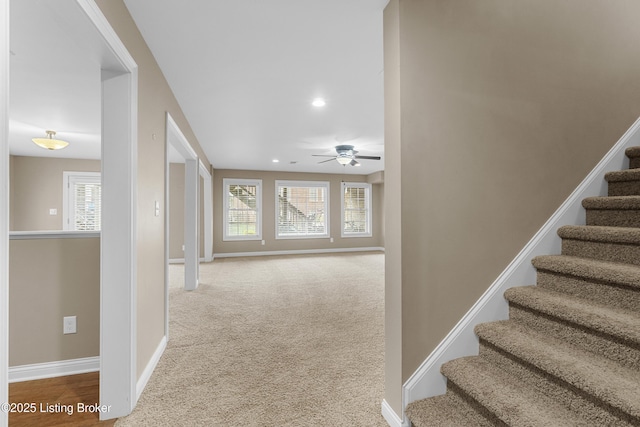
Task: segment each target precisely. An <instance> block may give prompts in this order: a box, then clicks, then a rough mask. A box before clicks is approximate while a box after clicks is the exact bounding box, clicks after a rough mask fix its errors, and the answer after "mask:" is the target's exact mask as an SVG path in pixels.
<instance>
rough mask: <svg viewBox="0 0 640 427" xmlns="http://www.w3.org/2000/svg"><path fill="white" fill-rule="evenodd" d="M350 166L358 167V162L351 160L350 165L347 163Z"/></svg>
mask: <svg viewBox="0 0 640 427" xmlns="http://www.w3.org/2000/svg"><path fill="white" fill-rule="evenodd" d="M349 164H350V165H351V166H359V165H360V162H357V161H356V159H352V160H351V163H349Z"/></svg>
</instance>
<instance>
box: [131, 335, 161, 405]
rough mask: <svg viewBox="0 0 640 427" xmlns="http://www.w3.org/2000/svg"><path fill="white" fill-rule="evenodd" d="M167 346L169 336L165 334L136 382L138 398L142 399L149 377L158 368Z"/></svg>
mask: <svg viewBox="0 0 640 427" xmlns="http://www.w3.org/2000/svg"><path fill="white" fill-rule="evenodd" d="M166 348H167V337H166V336H164V337H162V339H161V340H160V343H159V344H158V347H157V348H156V351H154V352H153V356H151V359H149V363H147V366H146V367H145V368H144V371H142V375H140V379H138V382H137V384H136V400H137V399H140V395H141V394H142V392H143V391H144V388H145V387H146V386H147V383H148V382H149V379H151V374H153V370H154V369H156V366H158V362H159V361H160V358H161V357H162V354H163V353H164V350H165V349H166Z"/></svg>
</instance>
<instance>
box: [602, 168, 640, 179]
mask: <svg viewBox="0 0 640 427" xmlns="http://www.w3.org/2000/svg"><path fill="white" fill-rule="evenodd" d="M604 178H605V179H606V180H607V182H623V181H640V170H639V169H625V170H619V171H612V172H607V173H606V174H605V175H604Z"/></svg>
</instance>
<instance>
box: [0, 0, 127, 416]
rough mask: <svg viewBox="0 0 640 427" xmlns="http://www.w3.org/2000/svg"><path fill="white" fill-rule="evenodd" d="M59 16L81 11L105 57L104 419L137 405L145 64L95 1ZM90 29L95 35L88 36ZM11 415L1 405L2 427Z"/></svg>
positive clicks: (4, 190) (3, 324) (0, 122)
mask: <svg viewBox="0 0 640 427" xmlns="http://www.w3.org/2000/svg"><path fill="white" fill-rule="evenodd" d="M9 3H10V0H0V28H4V29H5V30H4V31H0V94H1V95H2V96H1V97H0V99H1V100H0V165H2V166H3V167H2V168H1V170H2V173H0V190H1V191H0V194H2V196H1V197H0V301H1V302H0V402H8V401H9V386H8V370H9V353H8V346H9V325H8V324H9V316H8V312H9V305H8V294H9V274H8V267H9V172H8V169H9V168H8V165H9V144H8V136H9V87H10V79H9V62H10V55H11V53H10V40H9V37H10V13H9ZM57 7H58V8H59V9H58V10H59V11H60V15H58V16H57V18H60V17H62V16H63V17H65V19H66V18H68V19H73V17H78V16H81V18H80V21H82V22H78V24H79V28H81V30H80V29H77V30H78V31H87V33H88V34H86V36H87V38H88V39H92V40H93V41H94V42H96V43H98V44H97V46H100V47H99V49H100V53H101V56H100V57H101V58H102V65H101V67H102V72H101V79H102V104H103V111H102V186H103V194H102V197H103V209H104V211H105V212H107V213H108V215H104V216H103V218H109V220H107V221H104V219H103V229H102V232H101V239H100V242H101V262H100V264H101V271H100V404H101V405H111V410H110V411H109V412H107V413H101V414H100V419H108V418H116V417H121V416H124V415H128V414H130V413H131V411H132V410H133V408H134V407H135V404H136V399H137V398H136V379H137V375H136V281H137V274H136V269H137V260H136V249H137V248H136V199H137V193H136V190H137V173H138V171H137V167H138V162H137V137H138V135H137V133H138V124H137V121H138V117H137V115H138V66H137V64H136V62H135V61H134V60H133V57H132V56H131V55H130V54H129V52H128V51H127V49H126V47H125V46H124V44H123V43H122V41H121V40H120V39H119V38H118V36H117V35H116V33H115V31H114V30H113V28H112V27H111V25H110V24H109V22H108V21H107V19H106V17H105V16H104V15H103V14H102V12H101V10H100V8H99V7H98V5H97V4H96V3H95V1H94V0H65V1H60V2H59V4H58V5H57ZM89 33H90V34H89ZM6 425H8V414H7V413H6V412H3V411H0V426H6Z"/></svg>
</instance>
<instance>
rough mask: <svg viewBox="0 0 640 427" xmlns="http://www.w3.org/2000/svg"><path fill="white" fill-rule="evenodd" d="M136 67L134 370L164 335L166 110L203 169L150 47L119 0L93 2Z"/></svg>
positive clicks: (200, 153) (141, 366) (145, 361)
mask: <svg viewBox="0 0 640 427" xmlns="http://www.w3.org/2000/svg"><path fill="white" fill-rule="evenodd" d="M96 3H97V4H98V6H99V7H100V9H101V10H102V13H104V15H105V16H106V18H107V20H108V21H109V23H110V24H111V26H112V27H113V28H114V30H115V31H116V34H117V35H118V37H119V38H120V39H121V40H122V42H123V43H124V45H125V46H126V48H127V50H128V51H129V53H130V54H131V55H132V56H133V59H134V60H135V61H136V63H137V65H138V159H139V162H138V177H137V178H138V202H137V205H138V208H137V233H138V241H137V259H138V265H137V273H138V282H137V294H136V300H137V312H138V317H137V329H138V333H137V340H138V341H137V359H138V361H137V370H138V376H140V374H142V371H143V370H144V368H145V367H146V366H147V364H148V362H149V361H150V359H151V357H152V355H153V353H154V351H155V350H156V348H157V346H158V344H159V343H160V340H161V339H162V337H163V336H164V326H165V318H164V316H165V306H164V242H165V227H164V209H162V208H161V209H160V211H161V214H160V216H157V217H156V216H155V214H154V212H155V202H156V201H158V202H160V206H164V204H165V200H164V198H165V187H164V185H165V173H166V171H165V169H166V160H165V158H166V157H165V145H166V140H165V137H166V135H165V125H166V119H165V117H166V112H169V113H170V114H171V116H172V117H173V119H174V120H175V121H176V123H177V124H178V127H179V128H180V130H181V131H182V133H183V134H184V135H185V137H186V138H187V140H188V141H189V143H190V144H191V146H192V147H193V149H194V150H195V151H196V153H197V154H198V156H199V157H200V159H201V160H202V162H203V163H204V165H205V167H207V168H209V167H210V165H209V161H208V160H207V158H206V156H205V155H204V153H203V151H202V149H201V148H200V144H199V143H198V140H197V139H196V137H195V135H194V134H193V131H192V130H191V127H190V126H189V123H188V122H187V120H186V119H185V117H184V114H183V113H182V110H181V109H180V106H179V105H178V102H177V101H176V99H175V97H174V96H173V93H172V92H171V89H170V88H169V85H168V84H167V82H166V80H165V78H164V76H163V74H162V72H161V71H160V68H159V67H158V64H157V63H156V61H155V59H154V58H153V55H152V54H151V51H150V50H149V48H148V47H147V45H146V43H145V42H144V40H143V38H142V36H141V35H140V32H139V31H138V28H137V27H136V25H135V23H134V21H133V19H132V18H131V15H129V11H128V10H127V8H126V6H125V5H124V3H123V1H122V0H96Z"/></svg>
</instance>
